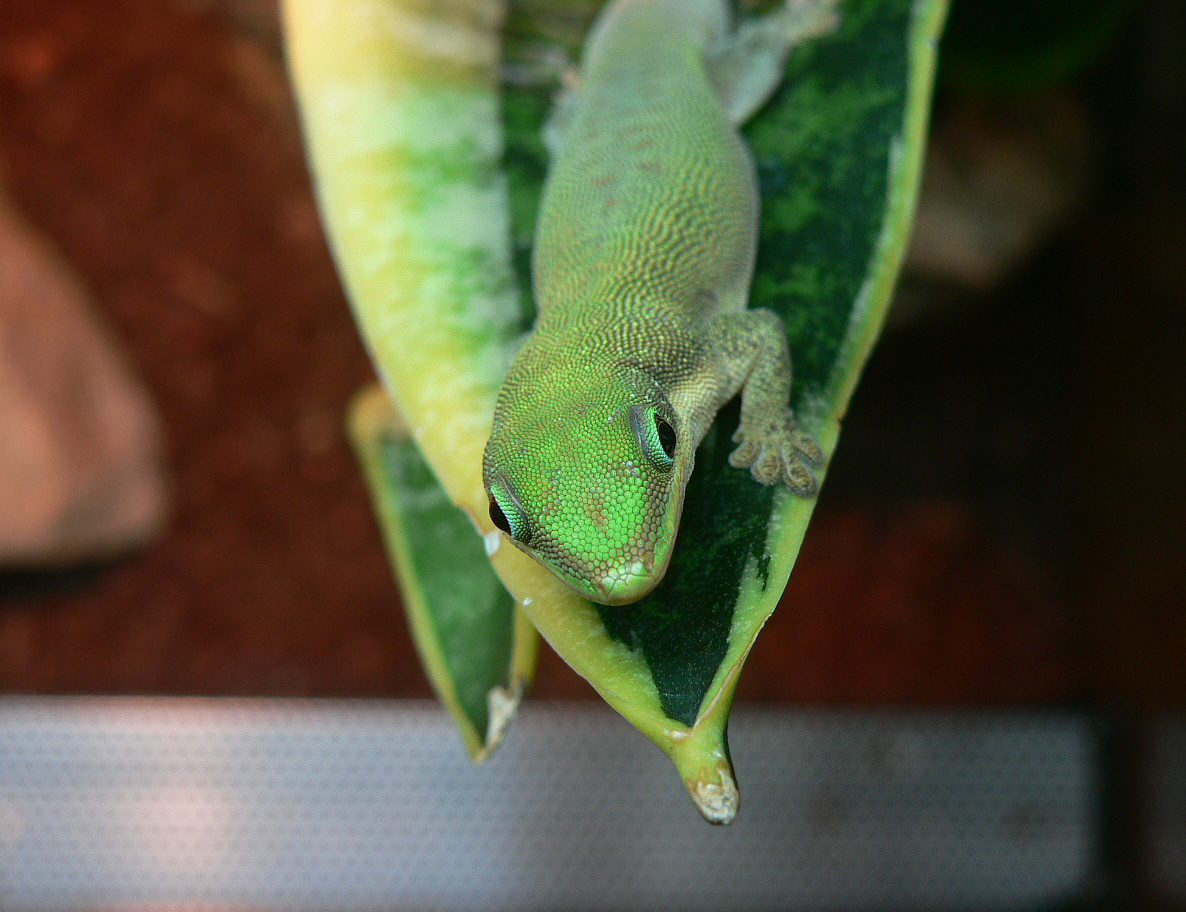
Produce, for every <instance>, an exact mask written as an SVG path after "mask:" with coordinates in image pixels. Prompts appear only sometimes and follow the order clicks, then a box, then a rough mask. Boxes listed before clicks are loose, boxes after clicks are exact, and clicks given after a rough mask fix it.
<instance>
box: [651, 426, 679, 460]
mask: <svg viewBox="0 0 1186 912" xmlns="http://www.w3.org/2000/svg"><path fill="white" fill-rule="evenodd" d="M655 432H656V433H657V434H658V435H659V445H660V446H661V447H663V452H664V453H666V454H667V458H668V459H675V428H673V427H672V426H671V425H670V424H668V423H667V422H666V421H664V420H663V419H662V418H660V417H659V416H658V415H656V416H655Z"/></svg>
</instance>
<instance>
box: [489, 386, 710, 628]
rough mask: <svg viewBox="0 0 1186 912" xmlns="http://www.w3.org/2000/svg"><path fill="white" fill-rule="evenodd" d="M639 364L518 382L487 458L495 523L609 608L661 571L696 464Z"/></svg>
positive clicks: (651, 583)
mask: <svg viewBox="0 0 1186 912" xmlns="http://www.w3.org/2000/svg"><path fill="white" fill-rule="evenodd" d="M635 373H636V372H632V371H630V370H628V369H627V370H623V369H622V368H621V367H619V368H618V370H616V371H606V372H604V373H601V372H597V373H594V374H591V375H590V374H586V375H585V376H583V377H582V378H581V380H580V382H578V383H575V384H571V385H566V384H565V383H564V382H562V381H558V382H552V383H549V384H545V386H547V388H546V389H541V390H539V393H538V395H534V396H532V395H524V392H525V391H524V389H523V388H522V387H520V388H519V389H518V390H517V398H516V400H515V407H514V408H505V407H501V406H500V408H499V410H498V415H497V417H496V419H495V423H494V428H493V432H492V433H491V436H490V441H489V443H488V444H487V445H486V454H485V459H484V464H483V481H484V483H485V486H486V493H487V494H488V495H489V498H490V518H491V520H492V521H493V523H494V525H495V526H497V527H498V528H499V529H501V530H502V531H503V532H504V533H506V535H507V536H509V537H510V538H511V539H512V540H513V541H514V543H515V545H516V546H517V547H519V548H520V549H521V550H523V551H525V552H526V553H527V554H529V555H531V556H532V557H533V558H535V559H536V560H537V561H539V563H541V564H542V565H543V566H544V567H546V568H547V569H548V570H550V571H551V572H552V573H553V574H554V575H555V576H556V577H558V578H559V579H560V580H562V581H563V582H564V583H566V584H567V585H568V586H569V587H570V588H572V589H574V590H575V591H576V592H577V593H578V594H580V595H582V596H584V597H585V598H587V599H590V600H592V601H595V602H600V603H602V604H606V605H622V604H627V603H629V602H634V601H637V600H638V599H640V598H642V597H643V596H644V595H646V594H647V593H648V592H650V591H651V590H652V589H654V588H655V586H656V585H658V583H659V581H660V580H662V578H663V574H664V573H665V572H666V571H667V564H668V561H669V560H670V558H671V550H672V546H673V545H674V543H675V533H676V529H677V527H678V525H679V517H680V512H681V511H682V509H683V497H684V487H685V486H686V483H687V479H688V475H689V474H690V472H691V461H692V456H693V451H692V447H691V442H690V441H688V440H687V439H685V438H686V437H687V436H688V435H686V434H684V433H682V428H681V421H680V418H679V416H678V415H677V414H676V412H675V410H674V409H673V408H672V406H671V404H670V403H669V402H668V401H667V398H666V396H664V395H663V394H662V392H661V390H660V389H659V388H658V385H657V384H656V383H654V382H653V381H652V380H650V378H649V377H646V376H645V375H634V374H635ZM637 373H638V374H641V372H637ZM553 380H555V375H553Z"/></svg>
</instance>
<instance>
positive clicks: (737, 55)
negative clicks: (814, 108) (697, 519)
mask: <svg viewBox="0 0 1186 912" xmlns="http://www.w3.org/2000/svg"><path fill="white" fill-rule="evenodd" d="M837 2H838V0H786V2H785V3H784V4H783V5H782V6H781V7H780V8H779V9H778V10H777V11H775V12H774V13H771V14H769V15H767V16H765V17H763V18H760V19H755V20H750V21H747V22H744V23H743V24H742V25H741V26H740V27H738V28H737V29H736V30H732V31H731V30H730V25H729V4H728V3H727V2H726V0H614V2H612V3H610V4H609V5H608V6H607V8H606V9H605V10H604V11H603V12H602V13H601V14H600V15H599V17H598V19H597V20H596V21H595V22H594V24H593V27H592V29H591V30H590V32H589V36H588V38H587V39H586V42H585V49H584V52H583V54H582V59H581V66H580V72H579V79H578V81H577V83H576V85H575V87H574V88H572V89H570V90H568V91H566V92H565V93H563V94H562V96H561V98H560V99H559V100H558V102H557V105H556V108H555V110H554V112H553V115H552V119H551V121H550V123H549V124H548V126H547V128H545V138H546V139H547V140H548V141H549V151H550V152H551V155H552V163H551V166H550V168H549V171H548V175H547V179H546V181H545V183H544V189H543V196H542V198H541V201H540V209H539V217H538V220H537V225H536V235H535V244H534V249H533V252H532V275H533V282H534V289H535V299H536V304H537V307H538V316H537V319H536V323H535V326H534V328H533V330H532V332H531V334H530V336H529V337H528V338H527V340H526V342H525V343H524V344H523V346H522V348H521V349H520V350H519V352H518V354H517V356H516V357H515V359H514V361H513V363H512V364H511V367H510V370H509V371H508V373H507V376H506V379H505V381H504V383H503V386H502V388H501V390H500V392H499V395H498V400H497V404H496V408H495V413H494V424H493V428H492V431H491V435H490V440H489V442H488V443H487V445H486V451H485V457H484V460H483V467H482V468H483V470H482V476H483V482H484V484H485V487H486V491H487V493H488V494H489V496H490V517H491V520H492V521H493V522H494V524H495V525H496V526H497V527H498V528H499V529H501V530H502V531H503V532H504V533H506V534H507V535H508V536H509V537H511V538H512V540H513V541H514V542H515V544H516V545H517V546H518V547H519V548H521V549H522V550H523V551H525V552H527V553H528V554H529V555H531V556H532V557H534V558H535V559H536V560H537V561H539V562H540V563H541V564H542V565H543V566H545V567H546V568H547V569H549V570H550V571H552V573H554V574H555V575H556V576H557V577H558V578H559V579H560V580H562V581H563V582H564V583H566V584H567V585H568V586H570V587H571V588H572V589H574V590H576V592H578V593H579V594H580V595H582V596H584V597H586V598H588V599H591V600H592V601H595V602H600V603H602V604H610V605H616V604H626V603H629V602H633V601H637V600H638V599H640V598H642V597H643V596H644V595H646V594H647V593H648V592H649V591H650V590H651V589H653V588H654V587H655V586H656V585H658V583H659V582H660V580H662V578H663V575H664V573H665V572H666V570H667V565H668V562H669V560H670V558H671V553H672V549H673V546H674V543H675V537H676V532H677V529H678V526H679V519H680V514H681V512H682V509H683V500H684V489H685V487H686V485H687V481H688V477H689V476H690V474H691V472H692V465H693V461H694V456H695V452H696V447H697V446H698V445H699V444H700V442H701V440H702V439H703V438H704V435H705V434H706V433H707V432H708V429H709V426H710V425H711V424H712V421H713V418H714V416H715V415H716V413H717V411H718V410H719V409H720V408H721V406H722V405H724V403H725V402H727V401H728V400H730V399H731V398H732V397H733V396H735V395H737V393H738V391H740V392H741V421H740V424H739V426H738V428H737V432H736V434H735V435H734V437H733V440H734V441H735V442H736V443H738V444H739V446H738V447H737V448H736V450H734V451H733V453H732V454H731V455H730V457H729V462H730V464H731V465H733V466H734V467H736V468H748V469H749V470H750V472H751V474H752V475H753V477H754V479H756V480H757V481H758V482H760V483H762V484H767V485H773V484H783V485H786V487H788V488H789V489H790V490H791V491H792V492H794V493H795V494H798V495H801V496H804V497H808V496H811V495H813V494H814V493H815V492H816V489H817V483H816V479H815V476H814V475H813V473H812V471H811V470H812V468H814V467H818V466H821V465H822V464H823V461H824V457H823V453H822V452H821V450H820V448H819V446H818V444H816V442H815V441H814V440H813V439H812V438H811V437H810V436H808V435H807V434H806V433H804V432H803V431H802V430H800V429H799V428H798V426H797V425H796V422H795V419H794V416H793V415H792V412H791V409H790V405H789V402H788V399H789V395H790V388H791V362H790V355H789V353H788V350H787V341H786V333H785V330H784V328H783V324H782V321H781V320H780V319H779V317H778V316H777V315H775V314H774V313H772V312H771V311H768V310H760V309H754V310H749V309H747V306H746V305H747V300H748V296H749V286H750V281H751V278H752V274H753V265H754V255H755V249H756V247H757V217H758V189H757V183H756V179H755V174H754V165H753V161H752V158H751V156H750V153H749V150H748V148H747V147H746V145H745V142H744V140H742V138H741V137H740V135H739V134H738V132H737V128H738V125H739V124H741V123H744V122H745V120H747V119H748V118H749V116H750V115H751V114H753V112H754V111H755V110H756V109H757V108H759V107H760V106H761V105H762V104H763V103H764V102H765V100H766V99H767V98H768V97H769V95H770V94H771V93H772V92H773V91H774V89H775V88H776V87H777V86H778V83H779V81H780V80H781V75H782V71H783V63H784V60H785V57H786V54H787V51H788V50H789V48H790V47H791V46H792V45H793V44H795V43H797V42H799V41H802V40H804V39H806V38H809V37H812V36H815V35H819V34H823V33H825V32H827V31H829V30H831V29H832V28H833V27H834V26H835V23H836V14H835V11H834V10H835V6H836V3H837Z"/></svg>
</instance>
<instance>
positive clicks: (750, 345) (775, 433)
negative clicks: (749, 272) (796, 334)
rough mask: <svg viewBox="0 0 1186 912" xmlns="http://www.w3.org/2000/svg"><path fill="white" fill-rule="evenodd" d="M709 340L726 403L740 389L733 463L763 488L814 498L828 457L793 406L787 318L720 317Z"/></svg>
mask: <svg viewBox="0 0 1186 912" xmlns="http://www.w3.org/2000/svg"><path fill="white" fill-rule="evenodd" d="M709 339H710V343H709V344H710V351H711V352H712V353H713V356H714V359H715V361H716V371H717V376H718V380H719V383H720V386H719V390H720V402H721V404H724V403H725V402H727V401H728V400H729V399H731V398H733V396H734V395H736V393H737V391H738V390H739V389H740V390H741V421H740V423H739V424H738V426H737V431H736V433H734V435H733V442H734V443H737V444H739V446H738V447H737V449H735V450H734V451H733V452H732V453H731V454H730V455H729V465H731V466H733V467H734V468H737V469H745V468H748V469H749V470H750V474H751V475H753V477H754V479H755V480H756V481H759V482H761V483H762V484H767V485H773V484H785V485H786V486H787V487H788V488H789V489H790V490H791V491H792V492H793V493H795V494H798V495H800V496H801V497H810V496H811V495H812V494H814V493H815V492H816V491H817V490H818V489H819V483H818V482H817V481H816V478H815V475H814V474H813V473H812V471H811V470H812V469H813V468H818V467H820V466H822V465H823V464H824V454H823V451H822V450H821V449H820V446H819V444H818V443H816V442H815V440H814V439H813V438H812V437H811V436H810V435H809V434H807V433H806V432H804V431H803V430H802V429H801V428H800V427H799V425H798V422H796V421H795V416H794V413H793V412H792V411H791V407H790V405H789V404H788V399H789V397H790V392H791V356H790V352H789V351H788V350H787V340H786V333H785V331H784V329H783V324H782V320H780V319H779V318H778V316H777V315H776V314H774V313H773V312H771V311H769V310H763V309H761V308H756V309H753V310H743V311H735V312H730V313H725V314H721V315H720V316H718V317H717V318H716V319H714V320H713V321H712V323H711V324H710V326H709Z"/></svg>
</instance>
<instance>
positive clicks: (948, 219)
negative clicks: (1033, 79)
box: [906, 90, 1092, 291]
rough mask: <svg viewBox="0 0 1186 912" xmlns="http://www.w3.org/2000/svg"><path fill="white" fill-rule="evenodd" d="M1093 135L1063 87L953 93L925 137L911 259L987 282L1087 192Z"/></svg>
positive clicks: (911, 266)
mask: <svg viewBox="0 0 1186 912" xmlns="http://www.w3.org/2000/svg"><path fill="white" fill-rule="evenodd" d="M1091 158H1092V143H1091V136H1090V130H1089V129H1088V124H1087V118H1086V114H1085V113H1084V110H1083V108H1082V106H1081V105H1080V104H1079V102H1078V100H1077V99H1076V98H1075V96H1074V95H1072V94H1071V93H1070V92H1069V91H1067V90H1052V91H1050V92H1048V93H1046V94H1038V95H1033V96H1028V97H1021V98H1010V99H1007V100H1003V101H1000V102H998V103H995V104H994V103H990V102H985V101H970V100H963V101H954V100H953V101H952V102H951V104H949V105H948V107H947V108H946V109H945V110H943V111H941V112H940V114H938V115H937V116H936V119H935V124H934V128H933V130H932V132H931V138H930V142H929V143H928V146H927V160H926V168H925V170H924V172H923V179H922V188H921V192H920V194H919V200H918V210H917V212H916V214H915V222H914V234H913V236H912V238H911V241H910V249H909V252H908V253H907V259H906V269H907V270H908V271H909V272H911V273H913V274H914V275H917V276H922V277H925V278H928V279H935V280H939V281H941V282H948V283H954V284H955V285H957V286H960V287H963V288H968V289H972V290H974V291H987V290H989V289H991V288H993V287H995V286H996V285H998V284H1000V283H1001V282H1002V281H1003V280H1005V279H1006V278H1008V277H1009V276H1010V275H1012V274H1013V273H1014V272H1015V271H1016V270H1017V268H1018V267H1019V266H1020V265H1021V264H1023V263H1024V262H1025V261H1026V260H1027V259H1028V258H1029V257H1031V256H1032V255H1033V254H1034V253H1035V252H1036V251H1037V250H1038V249H1039V248H1041V246H1042V245H1043V244H1044V243H1045V242H1046V241H1047V240H1049V238H1050V237H1051V236H1052V235H1054V234H1055V233H1056V232H1057V231H1058V229H1059V228H1060V227H1061V226H1062V225H1064V224H1065V223H1066V222H1067V220H1068V219H1069V217H1070V215H1072V214H1073V213H1074V212H1075V210H1076V208H1077V207H1078V206H1079V204H1080V203H1081V202H1082V200H1083V197H1084V194H1085V193H1086V190H1087V187H1088V184H1089V178H1090V171H1091Z"/></svg>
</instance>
